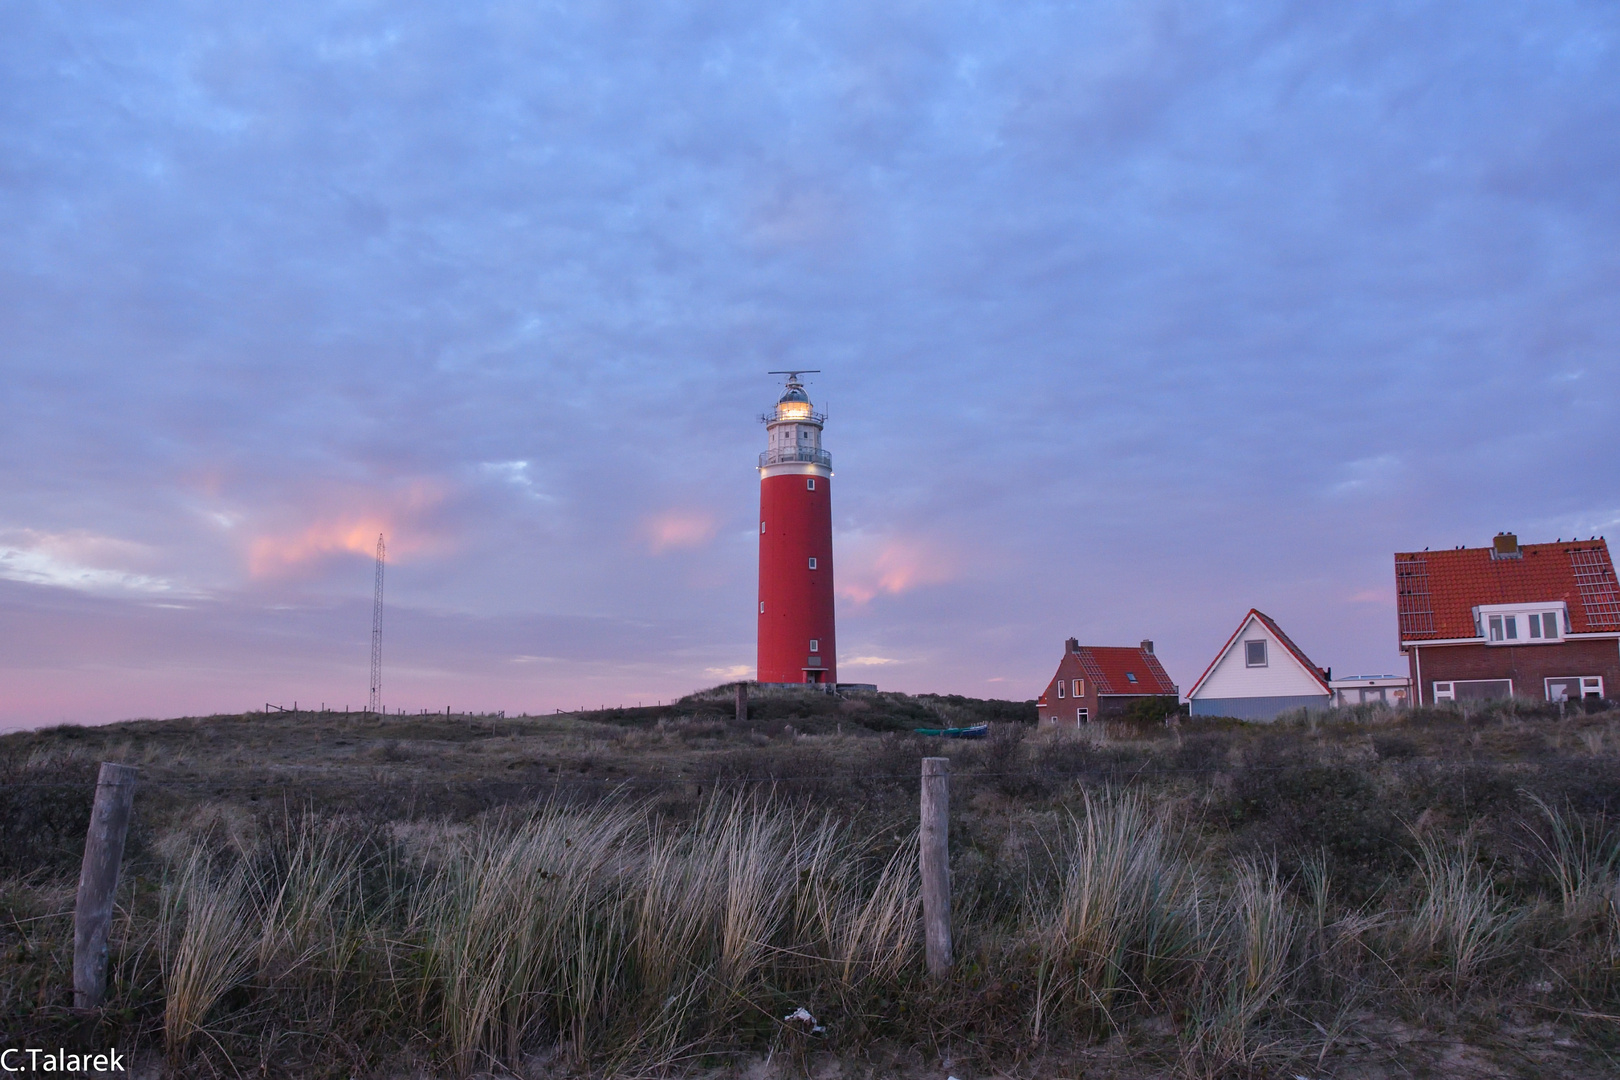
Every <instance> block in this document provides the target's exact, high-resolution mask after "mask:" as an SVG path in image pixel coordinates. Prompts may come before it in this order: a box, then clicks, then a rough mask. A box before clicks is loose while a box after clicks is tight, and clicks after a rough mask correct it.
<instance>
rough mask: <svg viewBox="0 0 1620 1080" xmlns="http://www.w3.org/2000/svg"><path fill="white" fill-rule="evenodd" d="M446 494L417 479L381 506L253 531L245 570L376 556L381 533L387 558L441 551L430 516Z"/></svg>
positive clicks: (273, 573) (260, 574)
mask: <svg viewBox="0 0 1620 1080" xmlns="http://www.w3.org/2000/svg"><path fill="white" fill-rule="evenodd" d="M445 494H446V491H445V488H444V487H443V485H441V484H439V483H437V482H434V481H427V480H419V481H416V482H413V483H411V484H409V485H407V486H406V487H405V489H404V490H403V491H401V492H400V493H399V494H398V495H397V496H395V497H394V498H393V499H392V500H389V503H388V504H387V505H385V506H384V507H383V508H382V509H379V510H374V511H369V512H367V511H361V512H358V513H353V514H336V515H333V516H331V517H323V518H320V519H317V520H315V521H312V522H310V523H309V524H307V525H305V526H303V527H302V528H299V529H296V530H293V531H289V532H281V533H270V534H261V535H259V536H255V537H253V538H252V540H251V541H250V542H249V544H248V551H247V565H248V573H249V574H250V575H251V576H253V577H255V578H267V577H277V576H281V575H285V574H289V573H295V572H298V571H299V570H302V569H305V568H308V567H309V566H311V565H312V564H316V563H319V562H320V561H322V560H324V559H327V558H330V557H331V556H334V555H343V554H348V555H361V556H366V557H368V558H370V557H374V556H375V555H376V552H377V538H378V536H379V535H381V536H382V537H384V538H385V541H386V544H387V549H388V559H389V560H390V561H393V560H395V559H396V558H399V557H405V558H409V557H410V556H413V555H419V554H425V553H442V552H443V551H444V550H445V548H446V547H447V541H446V540H445V538H444V537H443V536H442V535H441V532H440V529H439V528H438V525H437V523H436V522H435V521H433V520H432V511H433V510H434V509H435V508H436V507H438V506H439V505H440V504H441V503H442V502H443V501H444V498H445ZM363 498H364V497H363V496H362V499H363ZM356 501H361V500H360V499H357V500H356Z"/></svg>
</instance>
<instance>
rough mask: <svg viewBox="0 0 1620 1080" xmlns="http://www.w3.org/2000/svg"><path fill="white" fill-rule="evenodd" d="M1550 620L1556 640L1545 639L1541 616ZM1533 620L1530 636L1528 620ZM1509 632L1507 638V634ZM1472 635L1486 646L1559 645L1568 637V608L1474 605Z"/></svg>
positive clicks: (1556, 604) (1554, 603) (1555, 603)
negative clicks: (1534, 625) (1473, 633)
mask: <svg viewBox="0 0 1620 1080" xmlns="http://www.w3.org/2000/svg"><path fill="white" fill-rule="evenodd" d="M1547 615H1551V616H1553V625H1554V627H1555V628H1556V629H1557V631H1558V634H1557V636H1556V637H1546V636H1544V632H1545V630H1546V620H1545V616H1547ZM1531 616H1534V617H1535V620H1536V627H1535V631H1536V632H1535V633H1534V634H1532V633H1531V632H1530V629H1531V627H1530V617H1531ZM1509 630H1511V631H1512V634H1511V635H1510V634H1509V633H1508V631H1509ZM1474 632H1475V634H1477V635H1478V636H1479V637H1481V638H1483V639H1484V641H1485V644H1487V645H1561V644H1563V642H1564V640H1565V639H1566V638H1567V637H1568V635H1569V633H1570V629H1569V605H1568V604H1566V603H1564V601H1562V600H1546V601H1542V602H1540V603H1534V604H1478V605H1476V606H1475V607H1474Z"/></svg>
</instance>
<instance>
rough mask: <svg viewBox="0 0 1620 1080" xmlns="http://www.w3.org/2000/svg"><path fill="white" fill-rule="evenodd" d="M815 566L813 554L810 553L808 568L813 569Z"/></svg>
mask: <svg viewBox="0 0 1620 1080" xmlns="http://www.w3.org/2000/svg"><path fill="white" fill-rule="evenodd" d="M815 568H816V557H815V556H814V555H812V556H810V569H812V570H814V569H815Z"/></svg>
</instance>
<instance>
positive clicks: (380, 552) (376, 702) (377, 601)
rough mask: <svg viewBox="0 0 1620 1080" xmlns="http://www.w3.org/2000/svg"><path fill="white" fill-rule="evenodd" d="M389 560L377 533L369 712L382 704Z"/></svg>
mask: <svg viewBox="0 0 1620 1080" xmlns="http://www.w3.org/2000/svg"><path fill="white" fill-rule="evenodd" d="M387 561H388V548H387V546H386V545H385V544H384V543H383V536H382V533H378V534H377V586H376V591H375V596H374V598H373V599H372V604H371V701H370V703H369V704H368V705H367V706H366V710H367V711H368V712H373V713H381V712H382V708H383V704H382V601H383V564H384V563H385V562H387Z"/></svg>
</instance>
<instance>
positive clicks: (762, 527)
mask: <svg viewBox="0 0 1620 1080" xmlns="http://www.w3.org/2000/svg"><path fill="white" fill-rule="evenodd" d="M759 531H760V532H762V533H763V532H764V531H765V523H764V522H763V521H762V522H760V523H759Z"/></svg>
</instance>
